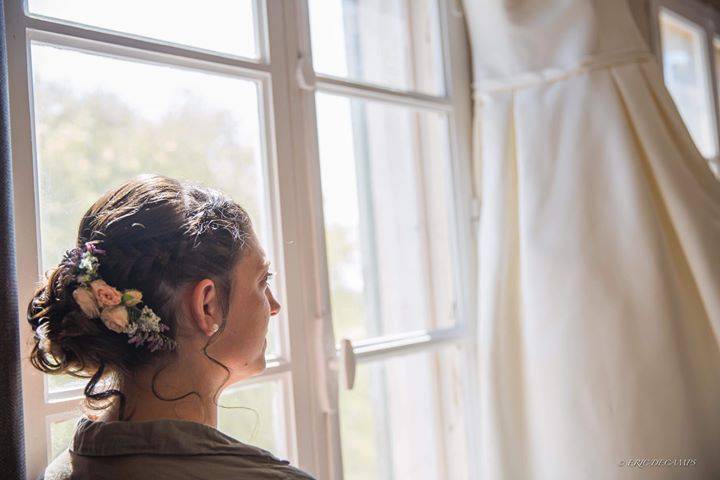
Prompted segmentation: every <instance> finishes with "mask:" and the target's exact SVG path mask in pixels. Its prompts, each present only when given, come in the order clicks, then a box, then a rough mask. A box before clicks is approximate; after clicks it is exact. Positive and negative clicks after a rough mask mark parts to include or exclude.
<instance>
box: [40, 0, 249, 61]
mask: <svg viewBox="0 0 720 480" xmlns="http://www.w3.org/2000/svg"><path fill="white" fill-rule="evenodd" d="M28 9H29V11H30V13H34V14H39V15H44V16H47V17H55V18H59V19H62V20H67V21H71V22H74V23H80V24H84V25H89V26H91V27H99V28H102V29H106V30H113V31H116V32H122V33H129V34H132V35H138V36H141V37H148V38H153V39H157V40H163V41H167V42H171V43H177V44H182V45H188V46H191V47H197V48H202V49H205V50H214V51H217V52H224V53H230V54H233V55H238V56H242V57H249V58H258V56H259V55H258V46H257V41H256V33H255V24H256V22H255V18H254V14H253V1H252V0H205V1H203V2H202V3H201V4H200V3H196V2H178V1H175V0H153V1H151V2H147V1H142V0H123V1H122V2H118V1H115V2H98V1H97V0H62V1H59V0H28Z"/></svg>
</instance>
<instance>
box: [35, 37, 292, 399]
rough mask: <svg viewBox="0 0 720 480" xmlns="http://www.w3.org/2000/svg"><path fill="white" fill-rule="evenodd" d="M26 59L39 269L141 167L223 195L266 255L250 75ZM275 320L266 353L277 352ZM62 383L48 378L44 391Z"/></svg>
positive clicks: (41, 56) (78, 59)
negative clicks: (248, 221) (241, 210)
mask: <svg viewBox="0 0 720 480" xmlns="http://www.w3.org/2000/svg"><path fill="white" fill-rule="evenodd" d="M32 66H33V84H34V91H33V94H34V101H35V111H34V118H35V135H36V138H35V141H36V152H37V170H38V184H39V189H38V190H39V191H38V197H39V210H38V211H39V221H40V225H39V227H40V228H39V230H40V237H41V245H42V268H43V270H46V269H48V268H50V267H51V266H54V265H57V264H58V263H59V262H60V260H61V258H62V255H63V252H64V251H65V250H67V249H69V248H72V247H73V246H74V244H75V237H76V234H77V225H78V223H79V221H80V219H81V217H82V215H83V213H84V212H85V210H86V209H87V208H88V207H89V206H90V205H91V204H92V203H93V202H94V201H95V200H96V199H97V198H98V197H99V196H100V195H101V194H102V193H103V192H105V191H106V190H108V189H109V188H111V187H114V186H117V185H119V184H120V183H122V182H124V181H126V180H127V179H129V178H131V177H133V176H135V175H137V174H140V173H159V174H163V175H169V176H171V177H175V178H178V179H182V180H191V181H193V182H199V183H202V184H205V185H208V186H211V187H214V188H218V189H219V190H221V191H223V192H225V193H227V194H228V195H230V196H231V197H232V198H233V199H234V200H236V201H237V202H238V203H240V204H241V205H243V207H245V208H246V209H247V211H248V213H249V214H250V216H251V217H252V219H253V224H254V227H255V231H256V232H257V234H258V236H259V237H260V240H261V241H262V243H263V244H264V245H265V246H266V248H265V249H266V251H267V253H268V255H269V256H270V257H271V260H272V255H273V252H272V248H270V245H271V242H270V239H271V231H270V230H269V225H270V223H269V221H268V214H267V202H266V201H265V198H266V196H265V195H266V189H265V175H264V173H263V158H262V153H261V151H262V149H261V141H262V140H261V131H260V124H259V114H258V112H259V105H258V87H257V85H256V83H254V82H253V81H249V80H244V79H239V78H234V77H227V76H220V75H210V74H206V73H198V72H195V71H190V70H184V69H178V68H171V67H160V66H155V65H149V64H145V63H135V62H130V61H124V60H118V59H112V58H107V57H102V56H98V55H91V54H86V53H80V52H77V51H71V50H64V49H59V48H55V47H50V46H46V45H42V44H33V46H32ZM276 323H277V321H275V320H273V321H272V322H271V333H270V338H269V341H268V354H269V355H273V354H278V353H279V352H278V350H277V345H278V341H277V325H276ZM64 381H65V380H62V379H58V378H53V379H52V380H50V383H49V385H50V387H51V391H52V389H53V388H59V387H60V384H59V383H58V382H60V383H62V382H64Z"/></svg>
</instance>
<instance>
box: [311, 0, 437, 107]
mask: <svg viewBox="0 0 720 480" xmlns="http://www.w3.org/2000/svg"><path fill="white" fill-rule="evenodd" d="M309 7H310V31H311V39H312V48H313V63H314V65H315V70H316V71H317V72H318V73H322V74H325V75H331V76H334V77H342V78H348V79H350V80H356V81H360V82H366V83H374V84H378V85H382V86H386V87H390V88H395V89H400V90H415V91H418V92H422V93H427V94H430V95H443V94H444V91H445V87H444V83H443V65H442V63H443V62H442V53H441V52H442V49H441V44H440V26H439V21H438V6H437V1H436V0H413V1H412V2H408V1H405V0H310V1H309Z"/></svg>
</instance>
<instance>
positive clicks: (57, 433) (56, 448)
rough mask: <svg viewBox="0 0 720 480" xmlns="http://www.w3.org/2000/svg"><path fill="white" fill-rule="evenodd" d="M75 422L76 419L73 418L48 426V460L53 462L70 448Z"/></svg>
mask: <svg viewBox="0 0 720 480" xmlns="http://www.w3.org/2000/svg"><path fill="white" fill-rule="evenodd" d="M77 422H78V418H76V417H73V418H68V419H67V420H61V421H59V422H52V423H51V424H50V458H49V459H48V460H50V461H52V460H54V459H55V457H57V456H58V455H60V454H61V453H62V452H63V450H65V449H66V448H68V447H69V446H70V442H71V441H72V437H73V435H74V434H75V425H76V424H77Z"/></svg>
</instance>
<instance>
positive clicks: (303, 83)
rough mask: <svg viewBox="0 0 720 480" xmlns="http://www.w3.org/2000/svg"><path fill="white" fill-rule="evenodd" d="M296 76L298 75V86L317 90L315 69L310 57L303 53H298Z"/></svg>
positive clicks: (308, 89) (312, 90) (310, 90)
mask: <svg viewBox="0 0 720 480" xmlns="http://www.w3.org/2000/svg"><path fill="white" fill-rule="evenodd" d="M295 76H296V77H297V83H298V87H300V88H301V89H303V90H307V91H309V92H314V91H315V70H314V69H313V66H312V64H311V62H310V60H308V57H307V56H306V55H303V54H302V53H301V54H299V55H298V62H297V70H296V72H295Z"/></svg>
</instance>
